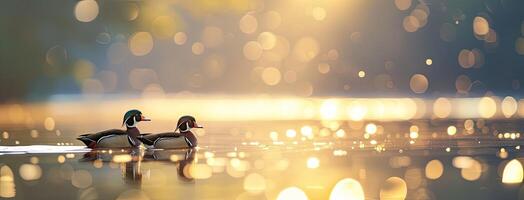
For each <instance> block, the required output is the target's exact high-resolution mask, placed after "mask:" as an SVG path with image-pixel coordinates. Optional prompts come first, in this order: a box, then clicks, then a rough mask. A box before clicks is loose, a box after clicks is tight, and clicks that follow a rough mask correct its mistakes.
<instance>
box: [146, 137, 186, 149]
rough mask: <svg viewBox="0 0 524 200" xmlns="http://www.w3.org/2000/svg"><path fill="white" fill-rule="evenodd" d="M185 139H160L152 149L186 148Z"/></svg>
mask: <svg viewBox="0 0 524 200" xmlns="http://www.w3.org/2000/svg"><path fill="white" fill-rule="evenodd" d="M186 140H187V139H186V137H184V136H179V137H162V138H158V139H157V140H156V141H155V143H154V147H155V148H156V149H181V148H188V147H189V145H188V144H187V141H186Z"/></svg>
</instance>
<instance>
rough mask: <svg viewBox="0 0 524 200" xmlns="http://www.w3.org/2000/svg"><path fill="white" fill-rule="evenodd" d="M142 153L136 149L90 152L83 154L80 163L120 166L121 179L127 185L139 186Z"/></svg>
mask: <svg viewBox="0 0 524 200" xmlns="http://www.w3.org/2000/svg"><path fill="white" fill-rule="evenodd" d="M143 154H144V152H143V151H142V150H140V149H138V148H134V149H122V150H120V149H118V150H116V149H115V150H113V149H111V150H92V151H90V152H87V153H85V154H84V156H83V157H82V158H81V159H80V161H81V162H93V165H95V166H96V163H97V162H102V163H112V164H120V169H121V170H122V178H123V179H124V182H125V183H126V184H128V185H135V186H140V185H141V183H142V172H141V170H140V165H141V163H142V158H143Z"/></svg>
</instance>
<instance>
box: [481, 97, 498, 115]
mask: <svg viewBox="0 0 524 200" xmlns="http://www.w3.org/2000/svg"><path fill="white" fill-rule="evenodd" d="M478 112H479V115H480V117H482V118H491V117H493V115H495V113H496V112H497V103H496V102H495V100H493V98H491V97H482V98H480V101H479V103H478Z"/></svg>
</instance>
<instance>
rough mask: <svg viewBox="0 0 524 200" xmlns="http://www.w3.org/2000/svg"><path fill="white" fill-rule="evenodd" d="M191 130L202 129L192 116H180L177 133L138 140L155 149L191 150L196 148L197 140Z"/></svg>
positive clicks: (161, 134) (149, 136) (153, 135)
mask: <svg viewBox="0 0 524 200" xmlns="http://www.w3.org/2000/svg"><path fill="white" fill-rule="evenodd" d="M191 128H202V127H201V126H198V124H197V123H196V120H195V118H194V117H192V116H182V117H180V119H179V120H178V123H177V128H176V130H175V131H177V130H178V131H180V132H179V133H177V132H167V133H158V134H151V135H145V136H140V137H138V139H139V140H140V141H142V143H144V144H146V145H148V146H150V147H152V148H157V149H178V148H193V147H196V146H197V143H198V141H197V138H196V136H195V134H193V132H191Z"/></svg>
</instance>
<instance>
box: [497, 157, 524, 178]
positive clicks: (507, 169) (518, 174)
mask: <svg viewBox="0 0 524 200" xmlns="http://www.w3.org/2000/svg"><path fill="white" fill-rule="evenodd" d="M523 176H524V170H523V169H522V164H521V163H520V161H519V160H517V159H513V160H511V161H509V162H508V163H507V164H506V166H504V171H503V172H502V183H506V184H519V183H522V179H523Z"/></svg>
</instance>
